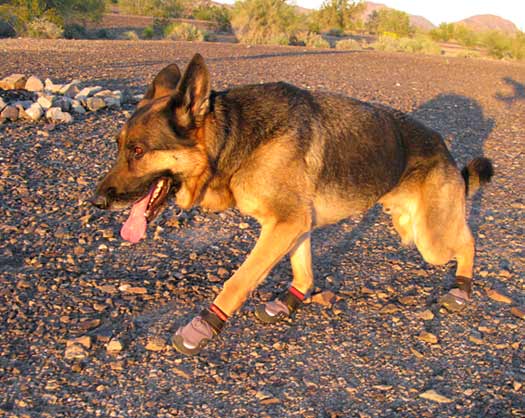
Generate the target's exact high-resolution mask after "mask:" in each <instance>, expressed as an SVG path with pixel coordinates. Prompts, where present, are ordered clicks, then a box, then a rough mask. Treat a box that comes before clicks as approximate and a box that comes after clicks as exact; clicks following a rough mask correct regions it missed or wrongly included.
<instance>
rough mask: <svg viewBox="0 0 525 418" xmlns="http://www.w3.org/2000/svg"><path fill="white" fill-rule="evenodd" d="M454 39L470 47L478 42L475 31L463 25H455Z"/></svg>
mask: <svg viewBox="0 0 525 418" xmlns="http://www.w3.org/2000/svg"><path fill="white" fill-rule="evenodd" d="M454 39H455V40H456V41H458V43H459V44H461V45H463V46H466V47H467V48H472V47H474V46H476V44H477V43H478V36H477V34H476V32H474V31H473V30H471V29H469V28H467V27H466V26H465V25H455V28H454Z"/></svg>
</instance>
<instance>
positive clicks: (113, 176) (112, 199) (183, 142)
mask: <svg viewBox="0 0 525 418" xmlns="http://www.w3.org/2000/svg"><path fill="white" fill-rule="evenodd" d="M209 97H210V77H209V73H208V70H207V68H206V65H205V64H204V60H203V58H202V57H201V56H200V55H199V54H196V55H195V56H194V57H193V59H192V60H191V62H190V63H189V65H188V67H187V68H186V71H185V73H184V75H182V76H181V72H180V70H179V68H178V67H177V65H176V64H171V65H169V66H167V67H166V68H164V69H163V70H162V71H160V72H159V74H157V76H156V77H155V79H154V80H153V83H152V85H151V86H150V87H149V88H148V90H147V92H146V94H145V95H144V99H143V100H142V101H141V102H140V103H139V104H138V106H137V109H136V111H135V113H134V114H133V115H132V116H131V117H130V119H129V120H128V121H127V122H126V124H125V126H124V127H123V128H122V129H121V131H120V132H119V134H118V135H117V144H118V155H117V159H116V161H115V164H114V166H113V168H112V169H111V170H110V171H109V173H107V174H106V176H105V177H104V178H103V179H102V180H101V182H100V183H99V185H98V187H97V190H96V193H95V196H94V197H93V199H92V203H93V204H94V205H95V206H97V207H99V208H101V209H123V208H125V207H128V206H129V205H131V204H132V208H131V213H130V215H129V218H128V220H127V221H126V223H125V224H124V226H123V227H122V231H121V235H122V237H123V238H124V239H127V240H129V241H131V242H138V241H139V240H140V239H141V238H142V237H143V236H144V233H145V231H146V227H147V223H148V222H151V221H152V220H153V219H155V217H156V216H157V215H158V214H159V213H160V211H161V209H162V208H163V207H164V206H165V204H166V201H167V199H168V198H169V197H170V196H177V195H178V194H179V192H181V193H180V195H181V197H180V199H179V196H177V203H178V204H179V205H180V206H182V207H187V206H191V203H192V202H193V200H194V198H195V197H194V196H191V193H190V192H188V187H187V184H186V183H187V182H188V179H191V178H195V177H196V176H199V175H200V174H201V173H202V172H203V171H205V169H206V166H207V161H206V153H205V152H204V144H203V137H204V132H203V131H204V129H205V126H204V125H205V124H206V116H207V115H208V113H209V107H210V103H209ZM185 186H186V187H185Z"/></svg>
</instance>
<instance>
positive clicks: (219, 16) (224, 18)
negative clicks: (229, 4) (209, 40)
mask: <svg viewBox="0 0 525 418" xmlns="http://www.w3.org/2000/svg"><path fill="white" fill-rule="evenodd" d="M191 15H192V17H193V18H195V19H199V20H208V21H210V22H214V23H215V24H216V25H217V29H218V30H221V31H229V30H230V29H231V23H230V12H229V11H228V9H227V8H226V7H224V6H213V5H212V6H204V5H202V6H198V7H197V8H196V9H193V11H192V13H191Z"/></svg>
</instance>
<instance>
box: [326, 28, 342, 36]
mask: <svg viewBox="0 0 525 418" xmlns="http://www.w3.org/2000/svg"><path fill="white" fill-rule="evenodd" d="M327 35H330V36H343V35H344V30H343V29H341V28H331V29H330V30H329V31H328V32H327Z"/></svg>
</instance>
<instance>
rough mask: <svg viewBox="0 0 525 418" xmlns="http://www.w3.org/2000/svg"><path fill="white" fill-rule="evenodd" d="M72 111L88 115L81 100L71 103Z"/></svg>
mask: <svg viewBox="0 0 525 418" xmlns="http://www.w3.org/2000/svg"><path fill="white" fill-rule="evenodd" d="M71 110H72V111H73V112H75V113H78V114H80V115H83V114H84V113H86V109H85V108H84V106H82V104H81V103H80V101H79V100H73V101H72V102H71Z"/></svg>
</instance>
